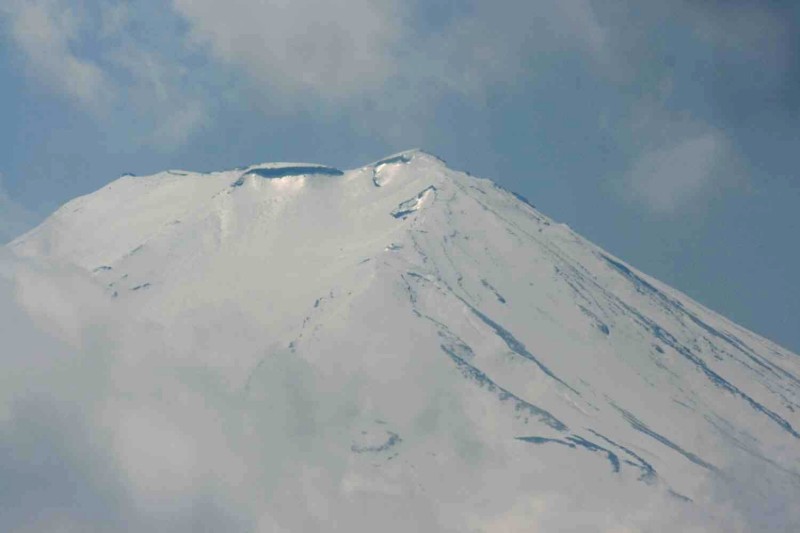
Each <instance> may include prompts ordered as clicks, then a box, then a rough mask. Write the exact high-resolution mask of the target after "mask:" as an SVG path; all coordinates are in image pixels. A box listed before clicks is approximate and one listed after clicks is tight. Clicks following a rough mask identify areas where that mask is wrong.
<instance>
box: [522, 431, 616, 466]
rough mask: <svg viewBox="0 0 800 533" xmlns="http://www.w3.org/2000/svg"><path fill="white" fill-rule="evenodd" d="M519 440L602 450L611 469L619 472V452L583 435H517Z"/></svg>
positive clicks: (594, 450) (592, 450)
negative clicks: (562, 437)
mask: <svg viewBox="0 0 800 533" xmlns="http://www.w3.org/2000/svg"><path fill="white" fill-rule="evenodd" d="M515 438H516V439H517V440H521V441H524V442H530V443H532V444H546V443H548V442H552V443H555V444H561V445H562V446H568V447H570V448H573V449H574V448H577V447H581V448H585V449H587V450H589V451H590V452H602V453H605V454H606V457H607V458H608V462H609V463H611V470H612V471H613V472H614V473H619V468H620V462H619V457H618V456H617V454H615V453H614V452H612V451H611V450H609V449H607V448H603V447H602V446H598V445H597V444H595V443H593V442H591V441H589V440H586V439H584V438H583V437H579V436H577V435H570V436H569V437H566V439H564V440H562V439H552V438H545V437H515Z"/></svg>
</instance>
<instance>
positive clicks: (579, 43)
mask: <svg viewBox="0 0 800 533" xmlns="http://www.w3.org/2000/svg"><path fill="white" fill-rule="evenodd" d="M173 5H174V8H175V10H176V11H177V12H178V13H179V14H180V15H181V16H183V17H184V18H185V19H186V20H187V21H188V23H189V26H190V28H191V29H190V35H191V38H192V41H193V42H194V43H198V44H201V45H203V46H206V47H207V49H208V50H210V52H211V54H212V55H213V56H214V57H216V58H217V59H219V60H221V61H222V62H224V63H227V64H231V65H234V66H235V67H238V68H240V69H242V70H243V71H244V72H246V73H247V74H248V76H249V77H250V78H252V79H254V80H256V81H257V82H258V83H259V84H261V85H262V86H263V87H266V88H268V89H271V90H273V91H275V90H277V92H278V93H279V94H280V95H281V96H283V97H284V98H287V97H288V99H289V100H291V101H297V100H300V101H302V100H303V99H307V98H309V97H315V98H321V99H322V100H330V101H332V102H334V103H337V104H338V103H340V102H342V101H347V100H349V99H357V98H360V97H364V96H368V97H382V98H385V99H386V100H393V99H396V98H397V97H398V96H401V97H402V99H403V100H404V104H409V103H414V102H409V101H408V100H413V101H419V102H422V103H423V104H424V103H425V101H427V100H430V99H435V98H437V97H438V96H440V94H439V92H440V91H442V90H445V91H455V92H458V93H462V94H466V95H470V96H473V97H478V98H480V97H481V96H482V95H483V93H484V92H485V91H486V89H487V87H492V86H494V85H497V84H498V83H499V84H504V83H520V82H522V80H523V77H524V76H525V73H524V69H525V61H524V59H525V57H530V56H535V55H536V54H539V53H542V52H552V51H559V50H575V49H579V50H583V51H588V52H589V53H590V54H592V55H593V56H595V57H597V58H601V57H603V56H604V55H605V54H606V30H605V29H604V28H603V27H601V25H600V24H599V23H598V21H597V18H596V17H595V13H594V11H593V10H592V7H591V5H590V3H589V2H587V1H583V0H581V1H577V2H571V3H569V5H565V4H564V3H563V2H555V1H551V0H547V1H543V2H535V3H529V2H519V1H507V2H502V3H501V4H499V5H496V4H491V5H489V4H487V3H481V2H478V3H465V4H464V5H463V6H461V7H460V8H459V9H458V10H455V11H454V12H453V13H452V14H451V16H450V17H449V18H447V19H446V20H445V21H444V22H441V23H440V24H439V26H438V27H436V28H431V27H430V25H429V21H427V20H426V17H428V11H429V6H427V5H426V4H425V3H424V2H410V3H409V2H401V1H399V0H382V1H378V2H374V1H367V0H355V1H352V0H351V1H341V0H339V1H332V2H331V1H323V0H300V1H292V2H290V1H287V0H267V1H263V2H257V1H254V0H235V1H232V2H227V3H225V4H224V5H223V4H220V3H218V2H214V1H213V0H200V1H194V0H192V1H190V0H174V2H173ZM269 97H271V98H274V97H275V94H274V93H271V94H270V95H269ZM378 105H381V103H378ZM386 105H391V104H386Z"/></svg>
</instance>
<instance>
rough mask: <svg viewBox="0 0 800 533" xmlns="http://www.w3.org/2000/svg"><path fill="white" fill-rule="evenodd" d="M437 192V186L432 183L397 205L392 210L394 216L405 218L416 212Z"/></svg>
mask: <svg viewBox="0 0 800 533" xmlns="http://www.w3.org/2000/svg"><path fill="white" fill-rule="evenodd" d="M435 194H436V187H434V186H433V185H431V186H430V187H427V188H426V189H423V190H422V191H420V193H419V194H417V195H416V196H415V197H413V198H409V199H408V200H406V201H404V202H401V203H400V205H398V206H397V209H395V210H394V211H392V213H391V215H392V216H393V217H394V218H400V219H404V218H406V217H407V216H409V215H411V214H413V213H414V212H416V211H418V210H419V209H420V208H421V207H422V206H423V205H424V204H425V201H426V200H427V199H428V198H429V197H430V196H431V195H435Z"/></svg>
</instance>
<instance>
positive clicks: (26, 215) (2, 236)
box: [0, 173, 36, 245]
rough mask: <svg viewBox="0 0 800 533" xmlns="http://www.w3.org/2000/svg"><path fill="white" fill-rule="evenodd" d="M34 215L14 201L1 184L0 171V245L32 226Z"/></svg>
mask: <svg viewBox="0 0 800 533" xmlns="http://www.w3.org/2000/svg"><path fill="white" fill-rule="evenodd" d="M35 220H36V216H35V215H34V214H33V213H31V212H30V211H28V210H27V209H25V208H24V207H23V206H22V205H20V204H19V203H17V202H15V201H14V200H13V199H12V198H11V196H10V195H9V194H8V192H7V191H6V189H5V187H4V186H3V174H2V173H0V245H2V244H4V243H6V242H8V241H9V240H11V239H13V238H14V237H17V236H18V235H20V234H22V233H23V232H24V231H26V230H28V229H30V228H31V227H32V226H33V223H34V221H35Z"/></svg>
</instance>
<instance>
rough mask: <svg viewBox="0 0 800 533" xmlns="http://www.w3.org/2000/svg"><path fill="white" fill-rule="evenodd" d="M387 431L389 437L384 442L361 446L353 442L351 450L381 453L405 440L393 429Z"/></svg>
mask: <svg viewBox="0 0 800 533" xmlns="http://www.w3.org/2000/svg"><path fill="white" fill-rule="evenodd" d="M387 433H388V434H389V438H388V439H387V440H386V442H384V443H383V444H380V445H378V446H359V445H357V444H353V445H352V446H350V450H351V451H353V452H354V453H380V452H385V451H386V450H388V449H389V448H392V447H393V446H395V445H396V444H399V443H401V442H403V439H401V438H400V435H398V434H397V433H393V432H391V431H387Z"/></svg>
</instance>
